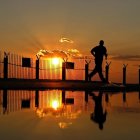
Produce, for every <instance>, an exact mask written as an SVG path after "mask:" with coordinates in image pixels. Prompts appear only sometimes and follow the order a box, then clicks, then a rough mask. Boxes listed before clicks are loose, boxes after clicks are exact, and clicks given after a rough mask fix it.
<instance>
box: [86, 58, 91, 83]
mask: <svg viewBox="0 0 140 140" xmlns="http://www.w3.org/2000/svg"><path fill="white" fill-rule="evenodd" d="M85 62H86V64H85V81H88V70H89V63H90V62H91V61H89V62H88V61H87V60H85Z"/></svg>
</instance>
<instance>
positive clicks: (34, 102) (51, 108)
mask: <svg viewBox="0 0 140 140" xmlns="http://www.w3.org/2000/svg"><path fill="white" fill-rule="evenodd" d="M97 98H98V99H99V101H97V100H98V99H97ZM96 99H97V100H96ZM115 107H120V108H123V109H129V110H130V108H133V107H135V108H137V107H140V92H134V93H126V92H123V93H107V92H102V93H100V92H97V91H96V92H88V91H64V90H44V91H39V90H0V114H1V115H4V114H8V113H10V112H14V111H19V110H23V109H32V110H34V111H35V113H36V115H37V116H38V117H39V118H43V117H47V116H50V115H51V116H54V117H56V118H57V120H58V125H59V127H60V128H66V127H68V126H69V125H71V124H72V122H73V120H74V119H77V118H78V117H79V116H80V114H81V113H87V112H88V113H89V112H90V114H92V115H93V114H95V112H97V110H98V109H97V108H100V110H102V113H104V112H106V113H107V112H109V111H112V109H113V108H115ZM97 113H98V112H97ZM99 113H101V112H99ZM91 118H92V119H93V116H91ZM64 120H65V121H64Z"/></svg>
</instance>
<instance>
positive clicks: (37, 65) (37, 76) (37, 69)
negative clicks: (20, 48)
mask: <svg viewBox="0 0 140 140" xmlns="http://www.w3.org/2000/svg"><path fill="white" fill-rule="evenodd" d="M36 79H39V58H38V57H37V60H36Z"/></svg>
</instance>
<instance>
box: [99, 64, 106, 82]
mask: <svg viewBox="0 0 140 140" xmlns="http://www.w3.org/2000/svg"><path fill="white" fill-rule="evenodd" d="M98 74H99V77H100V79H101V80H102V82H106V79H105V78H104V76H103V73H102V65H98Z"/></svg>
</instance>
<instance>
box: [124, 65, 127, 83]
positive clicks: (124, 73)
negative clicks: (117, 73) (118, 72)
mask: <svg viewBox="0 0 140 140" xmlns="http://www.w3.org/2000/svg"><path fill="white" fill-rule="evenodd" d="M127 65H128V64H127ZM127 65H125V64H123V85H126V67H127Z"/></svg>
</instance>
